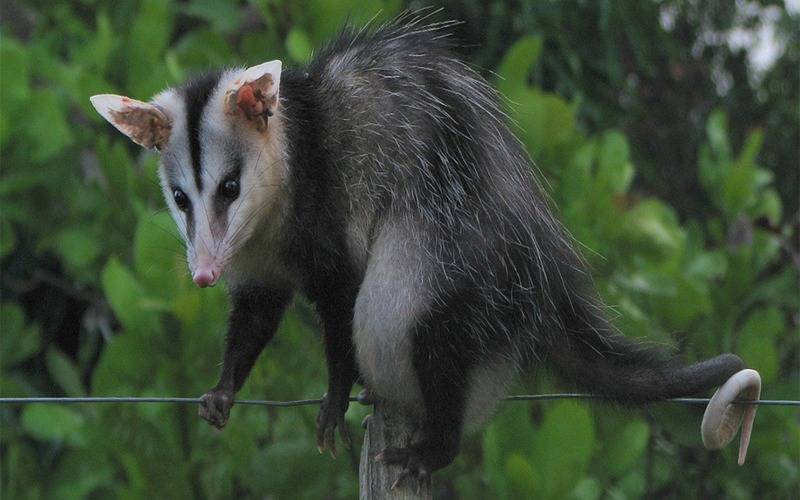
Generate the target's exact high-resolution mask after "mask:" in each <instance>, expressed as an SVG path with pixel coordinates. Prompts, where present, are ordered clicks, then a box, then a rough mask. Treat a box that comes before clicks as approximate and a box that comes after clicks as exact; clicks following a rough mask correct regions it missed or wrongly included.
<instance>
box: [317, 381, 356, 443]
mask: <svg viewBox="0 0 800 500" xmlns="http://www.w3.org/2000/svg"><path fill="white" fill-rule="evenodd" d="M345 411H347V406H346V402H345V404H344V405H342V404H341V403H340V402H337V401H333V400H331V399H330V398H329V397H328V396H327V395H326V396H325V401H324V402H323V403H322V407H321V408H320V410H319V413H318V414H317V449H318V450H319V452H320V453H323V452H324V451H325V450H328V452H329V453H330V454H331V456H332V457H333V458H336V429H337V428H338V429H339V437H340V438H341V439H342V443H344V445H345V447H346V448H347V449H350V448H351V447H352V445H353V442H352V439H351V438H350V431H349V429H348V428H347V422H345V419H344V414H345Z"/></svg>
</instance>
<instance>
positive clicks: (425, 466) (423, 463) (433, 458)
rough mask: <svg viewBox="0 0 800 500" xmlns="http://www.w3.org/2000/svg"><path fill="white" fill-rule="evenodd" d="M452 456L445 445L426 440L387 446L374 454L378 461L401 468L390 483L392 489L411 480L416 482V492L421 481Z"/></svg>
mask: <svg viewBox="0 0 800 500" xmlns="http://www.w3.org/2000/svg"><path fill="white" fill-rule="evenodd" d="M454 458H455V453H450V452H448V451H447V447H446V446H444V447H443V446H439V445H435V444H434V443H430V442H428V441H422V442H420V443H418V444H416V445H411V446H408V447H404V448H396V447H389V448H386V449H384V450H383V451H382V452H380V453H378V454H377V455H375V460H377V461H379V462H383V463H385V464H390V465H399V466H400V467H402V468H403V470H402V472H400V476H399V477H398V478H397V480H396V481H395V482H394V484H392V489H395V488H397V487H398V486H400V485H401V484H402V483H403V482H406V481H409V480H412V481H413V482H414V484H416V488H417V492H419V489H420V487H421V485H422V483H423V482H425V481H428V480H429V479H430V476H431V474H432V473H433V472H435V471H437V470H439V469H441V468H443V467H446V466H448V465H450V464H451V463H452V462H453V459H454Z"/></svg>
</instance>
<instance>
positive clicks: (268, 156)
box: [92, 61, 288, 286]
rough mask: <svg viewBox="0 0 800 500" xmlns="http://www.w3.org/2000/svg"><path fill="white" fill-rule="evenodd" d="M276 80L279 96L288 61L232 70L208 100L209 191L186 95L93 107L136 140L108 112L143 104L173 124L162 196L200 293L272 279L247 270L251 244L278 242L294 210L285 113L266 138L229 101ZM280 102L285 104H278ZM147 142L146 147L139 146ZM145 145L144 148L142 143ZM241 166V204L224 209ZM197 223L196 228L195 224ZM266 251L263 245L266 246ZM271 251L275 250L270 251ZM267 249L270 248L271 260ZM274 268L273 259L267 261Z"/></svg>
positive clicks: (172, 92)
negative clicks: (195, 156)
mask: <svg viewBox="0 0 800 500" xmlns="http://www.w3.org/2000/svg"><path fill="white" fill-rule="evenodd" d="M265 72H271V73H270V75H271V77H272V81H273V82H274V84H273V87H272V90H273V91H274V92H277V89H278V85H279V81H280V61H272V62H269V63H264V64H262V65H259V66H254V67H252V68H249V69H237V70H229V71H226V72H224V73H223V74H222V76H221V77H220V79H219V82H218V83H217V85H216V87H215V88H214V90H213V92H212V93H211V95H210V96H209V98H208V101H207V103H206V105H205V107H204V108H203V111H202V114H201V116H200V121H199V127H198V135H199V142H200V145H201V149H200V151H201V155H200V166H201V180H202V182H201V187H202V189H198V186H197V183H196V181H195V175H196V174H195V170H194V167H193V165H192V158H191V154H190V145H189V133H188V132H189V131H188V130H187V110H186V106H185V103H184V98H183V96H182V95H181V91H180V90H176V89H167V90H165V91H163V92H161V93H160V94H158V95H157V96H156V97H155V98H154V99H153V101H152V104H147V103H139V101H132V100H130V99H127V98H122V97H120V96H97V97H96V98H93V100H92V102H93V103H95V106H96V107H98V104H102V105H103V106H102V108H103V109H101V108H100V107H98V111H101V114H103V116H104V117H106V119H108V120H109V121H110V122H112V124H114V125H115V126H116V127H117V128H118V129H120V130H121V131H122V132H123V133H125V134H126V135H128V136H129V137H131V138H133V134H132V133H130V131H129V130H124V129H123V128H121V127H120V126H119V125H118V124H116V123H114V121H113V113H110V112H109V110H108V108H110V109H112V110H113V109H114V108H113V107H114V106H122V105H123V104H122V103H123V102H124V103H126V104H127V103H130V102H135V103H137V104H139V105H142V106H145V107H148V106H149V109H150V110H152V109H155V110H158V111H159V112H163V113H164V114H165V115H166V116H167V117H168V119H169V122H170V125H171V129H170V131H169V139H168V141H166V143H165V144H163V145H160V146H159V149H160V151H161V155H162V156H161V166H160V168H159V177H160V180H161V186H162V191H163V193H164V197H165V199H166V202H167V205H168V207H169V209H170V212H171V214H172V217H173V219H174V220H175V223H176V224H177V226H178V228H179V230H180V232H181V234H182V235H183V237H184V239H185V241H186V244H187V245H186V246H187V260H188V264H189V269H190V271H191V273H192V274H193V275H194V276H195V282H197V283H198V284H199V285H200V286H206V285H207V284H213V283H214V282H216V280H217V279H218V278H219V275H220V274H221V273H222V272H225V274H226V277H227V278H228V279H229V281H231V279H232V280H233V281H243V280H246V279H258V278H259V277H260V276H259V274H264V273H268V272H270V270H268V269H264V268H263V266H261V267H258V266H255V267H254V266H253V265H252V264H251V263H248V262H242V261H241V259H240V257H241V256H245V255H248V254H250V253H251V252H248V251H247V247H248V245H249V244H251V243H254V242H255V241H257V242H259V243H260V244H264V243H266V242H267V241H268V240H270V239H272V236H273V235H274V234H275V232H276V231H278V230H279V226H280V220H281V219H282V217H281V214H283V213H284V210H283V207H284V206H285V204H286V202H287V196H286V194H287V182H288V170H287V163H286V160H285V159H286V151H285V148H284V144H285V140H284V131H283V127H282V120H281V114H280V106H276V108H270V109H271V110H272V116H271V117H269V119H268V120H267V122H266V123H267V127H266V129H263V128H262V129H261V130H258V129H257V127H255V126H254V124H253V122H252V120H250V119H248V117H246V116H245V115H244V114H243V113H242V112H240V109H239V108H238V107H237V106H236V100H235V98H234V99H233V103H234V105H233V106H231V100H230V99H226V97H227V96H228V95H229V94H230V93H231V92H233V93H234V96H235V92H236V91H237V90H238V89H239V88H241V86H242V85H243V84H245V83H247V82H250V81H252V80H255V79H258V78H259V77H261V76H262V75H264V74H265ZM275 102H277V96H276V101H275ZM137 142H139V141H137ZM139 143H140V144H141V142H139ZM237 163H238V164H239V165H240V166H241V174H240V176H239V177H238V182H239V194H238V197H236V198H235V199H233V200H232V201H230V202H229V203H227V204H225V207H224V209H220V208H219V207H220V202H219V200H220V196H219V189H220V184H221V183H224V182H225V180H226V178H227V176H228V175H229V174H230V173H231V172H232V171H234V170H235V166H236V164H237ZM175 189H180V190H181V191H182V192H183V193H185V195H186V197H187V198H188V200H189V207H188V208H187V211H186V212H183V211H182V210H180V209H179V207H178V205H177V204H176V202H175V196H174V192H175ZM190 221H191V222H190ZM259 246H261V245H259ZM268 247H269V245H268ZM263 251H264V247H262V256H263ZM266 260H267V261H269V259H266ZM203 269H213V271H214V278H213V280H211V281H208V280H206V281H204V282H203V284H200V282H198V279H197V273H198V272H200V271H202V270H203Z"/></svg>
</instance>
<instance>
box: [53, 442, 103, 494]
mask: <svg viewBox="0 0 800 500" xmlns="http://www.w3.org/2000/svg"><path fill="white" fill-rule="evenodd" d="M114 462H115V461H114V460H113V459H111V457H109V456H107V455H106V454H104V453H102V452H100V451H99V450H97V449H86V450H70V451H69V452H67V453H66V455H65V456H63V457H60V458H59V461H58V469H57V470H56V471H55V473H54V474H52V476H51V477H50V479H49V480H48V481H47V483H48V484H47V487H48V491H49V493H48V494H47V495H45V496H46V497H47V498H63V499H70V498H75V499H78V498H91V497H92V495H91V493H92V492H93V491H96V490H98V489H99V488H108V489H111V488H113V485H114V481H115V477H114V474H115V472H116V470H115V466H116V464H115V463H114Z"/></svg>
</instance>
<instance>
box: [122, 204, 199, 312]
mask: <svg viewBox="0 0 800 500" xmlns="http://www.w3.org/2000/svg"><path fill="white" fill-rule="evenodd" d="M133 252H134V262H135V269H136V274H137V276H138V277H139V278H140V279H141V281H142V283H143V284H144V285H145V287H146V288H147V291H148V292H149V293H150V294H152V295H156V296H159V297H164V298H167V297H172V296H174V295H175V292H176V290H177V289H178V285H179V284H180V283H181V281H182V280H185V279H186V276H187V273H186V257H185V254H184V250H183V246H182V244H181V237H180V235H179V233H178V229H177V227H176V226H175V222H174V221H173V220H172V217H170V215H169V214H168V213H166V212H159V213H157V214H154V215H151V216H145V217H142V218H140V219H139V224H138V225H137V226H136V236H135V239H134V248H133Z"/></svg>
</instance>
